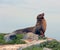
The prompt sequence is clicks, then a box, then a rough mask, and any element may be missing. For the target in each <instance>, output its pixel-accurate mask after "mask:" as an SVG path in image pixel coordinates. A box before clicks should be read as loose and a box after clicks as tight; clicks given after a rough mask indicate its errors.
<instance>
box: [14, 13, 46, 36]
mask: <svg viewBox="0 0 60 50" xmlns="http://www.w3.org/2000/svg"><path fill="white" fill-rule="evenodd" d="M45 30H46V21H45V19H44V13H42V14H39V15H38V16H37V22H36V25H35V26H33V27H28V28H24V29H18V30H16V31H14V32H13V33H16V34H20V33H28V32H33V33H35V34H38V35H42V36H44V33H45Z"/></svg>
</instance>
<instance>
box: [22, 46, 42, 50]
mask: <svg viewBox="0 0 60 50" xmlns="http://www.w3.org/2000/svg"><path fill="white" fill-rule="evenodd" d="M23 50H43V48H41V47H40V46H39V45H33V46H30V47H27V48H24V49H23Z"/></svg>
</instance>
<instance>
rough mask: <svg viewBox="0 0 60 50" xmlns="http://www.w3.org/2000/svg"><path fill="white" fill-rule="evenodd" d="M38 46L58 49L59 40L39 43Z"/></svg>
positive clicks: (59, 49) (59, 47) (59, 45)
mask: <svg viewBox="0 0 60 50" xmlns="http://www.w3.org/2000/svg"><path fill="white" fill-rule="evenodd" d="M40 47H42V48H43V47H46V48H52V49H53V50H60V42H58V41H56V40H52V41H47V42H44V43H41V44H40Z"/></svg>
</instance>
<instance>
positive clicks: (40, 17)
mask: <svg viewBox="0 0 60 50" xmlns="http://www.w3.org/2000/svg"><path fill="white" fill-rule="evenodd" d="M42 19H44V13H42V14H39V15H38V16H37V20H38V21H41V20H42Z"/></svg>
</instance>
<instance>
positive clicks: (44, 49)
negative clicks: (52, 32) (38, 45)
mask: <svg viewBox="0 0 60 50" xmlns="http://www.w3.org/2000/svg"><path fill="white" fill-rule="evenodd" d="M43 50H52V49H50V48H43Z"/></svg>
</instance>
